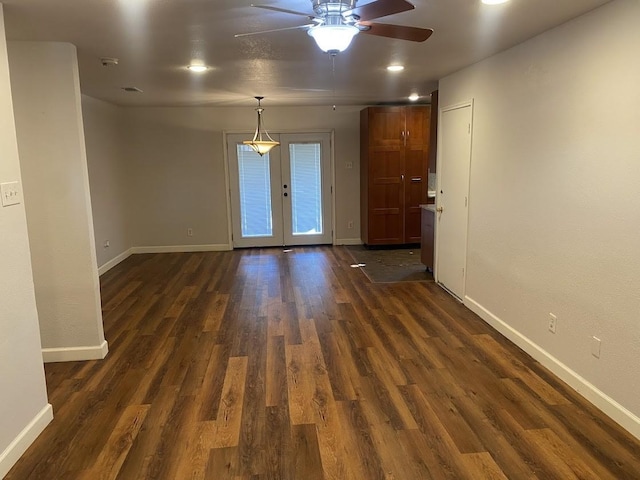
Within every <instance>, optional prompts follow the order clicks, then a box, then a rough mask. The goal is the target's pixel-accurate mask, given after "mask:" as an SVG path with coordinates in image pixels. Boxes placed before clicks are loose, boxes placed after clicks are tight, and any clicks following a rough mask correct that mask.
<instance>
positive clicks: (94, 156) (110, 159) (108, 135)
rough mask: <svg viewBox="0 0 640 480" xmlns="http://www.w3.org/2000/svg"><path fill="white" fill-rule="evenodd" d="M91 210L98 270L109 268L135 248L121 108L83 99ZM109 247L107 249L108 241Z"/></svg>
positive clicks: (90, 99)
mask: <svg viewBox="0 0 640 480" xmlns="http://www.w3.org/2000/svg"><path fill="white" fill-rule="evenodd" d="M82 118H83V120H84V131H85V142H86V148H87V164H88V168H89V184H90V185H91V209H92V211H93V226H94V233H95V249H96V256H97V261H98V267H103V268H107V267H109V266H110V265H113V264H114V263H116V262H117V261H118V260H120V259H122V258H123V257H125V256H126V255H128V254H129V251H130V249H131V247H132V246H133V244H132V240H131V234H130V229H129V222H128V213H127V212H128V210H129V208H130V203H129V201H128V197H129V192H128V189H127V183H128V176H129V174H128V165H127V164H126V162H125V161H124V160H125V159H124V155H123V151H124V143H123V141H122V135H121V128H120V127H121V121H122V113H121V109H120V108H118V107H117V106H115V105H111V104H109V103H106V102H103V101H100V100H96V99H94V98H91V97H87V96H86V95H83V96H82ZM107 240H108V241H109V247H105V246H104V245H105V241H107Z"/></svg>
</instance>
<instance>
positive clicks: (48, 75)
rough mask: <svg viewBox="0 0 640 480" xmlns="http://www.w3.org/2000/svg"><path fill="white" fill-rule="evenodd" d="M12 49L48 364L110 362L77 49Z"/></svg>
mask: <svg viewBox="0 0 640 480" xmlns="http://www.w3.org/2000/svg"><path fill="white" fill-rule="evenodd" d="M8 48H9V65H10V70H11V87H12V94H13V101H14V112H15V118H16V129H17V136H18V149H19V152H20V165H21V169H22V175H23V182H24V198H25V208H26V212H27V223H28V229H29V240H30V244H31V261H32V264H33V279H34V283H35V293H36V303H37V306H38V312H39V318H40V336H41V340H42V347H43V354H44V359H45V361H60V360H85V359H91V358H103V357H104V355H106V351H107V345H106V342H105V340H104V333H103V329H102V314H101V308H100V292H99V282H98V272H97V266H96V254H95V243H94V234H93V225H92V222H93V219H92V212H91V203H90V195H89V181H88V173H87V160H86V152H85V143H84V131H83V127H82V111H81V103H80V84H79V78H78V65H77V56H76V49H75V47H74V46H73V45H70V44H66V43H44V42H9V44H8Z"/></svg>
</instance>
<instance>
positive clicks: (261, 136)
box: [242, 97, 280, 156]
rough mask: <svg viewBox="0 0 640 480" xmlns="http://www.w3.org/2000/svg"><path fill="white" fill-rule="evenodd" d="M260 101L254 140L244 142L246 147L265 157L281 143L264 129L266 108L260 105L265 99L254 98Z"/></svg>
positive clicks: (257, 109)
mask: <svg viewBox="0 0 640 480" xmlns="http://www.w3.org/2000/svg"><path fill="white" fill-rule="evenodd" d="M254 98H255V99H256V100H258V108H256V112H258V126H257V127H256V133H254V134H253V139H252V140H245V141H244V142H242V143H243V144H244V145H249V146H250V147H251V148H252V149H253V151H254V152H256V153H257V154H258V155H260V156H263V155H264V154H265V153H268V152H269V150H271V149H272V148H273V147H277V146H278V145H280V142H276V141H275V140H274V139H273V138H271V136H270V135H269V132H267V131H266V130H264V129H263V127H262V112H263V111H264V108H262V105H260V101H261V100H262V99H263V98H264V97H254Z"/></svg>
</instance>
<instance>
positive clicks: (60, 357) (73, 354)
mask: <svg viewBox="0 0 640 480" xmlns="http://www.w3.org/2000/svg"><path fill="white" fill-rule="evenodd" d="M107 353H109V344H108V343H107V341H106V340H105V341H104V342H102V344H101V345H96V346H88V347H60V348H43V349H42V360H43V361H44V363H54V362H78V361H83V360H102V359H103V358H104V357H106V356H107Z"/></svg>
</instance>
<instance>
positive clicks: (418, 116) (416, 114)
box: [405, 106, 431, 147]
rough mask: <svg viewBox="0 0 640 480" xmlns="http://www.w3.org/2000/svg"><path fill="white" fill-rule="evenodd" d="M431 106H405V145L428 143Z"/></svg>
mask: <svg viewBox="0 0 640 480" xmlns="http://www.w3.org/2000/svg"><path fill="white" fill-rule="evenodd" d="M430 113H431V108H430V107H428V106H426V107H407V109H406V116H405V118H406V120H405V122H406V127H405V128H406V136H407V142H406V145H407V147H411V146H417V145H428V144H429V124H430V123H431V120H430Z"/></svg>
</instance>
